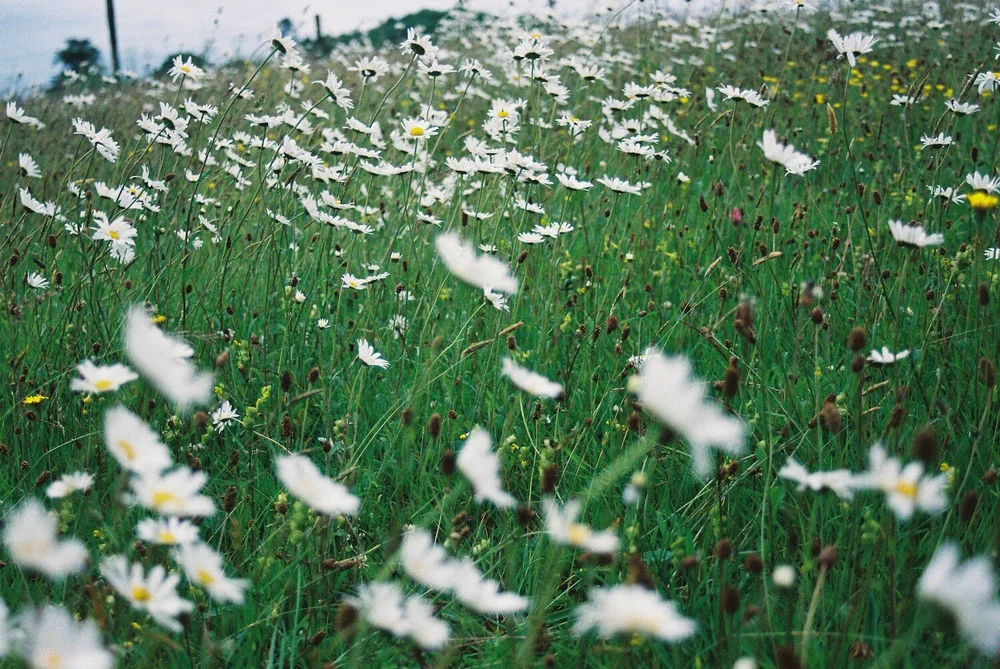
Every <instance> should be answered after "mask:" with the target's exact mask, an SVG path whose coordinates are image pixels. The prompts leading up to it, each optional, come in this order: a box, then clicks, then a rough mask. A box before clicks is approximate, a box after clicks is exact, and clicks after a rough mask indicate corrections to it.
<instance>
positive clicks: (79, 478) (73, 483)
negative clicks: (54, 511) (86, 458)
mask: <svg viewBox="0 0 1000 669" xmlns="http://www.w3.org/2000/svg"><path fill="white" fill-rule="evenodd" d="M93 483H94V477H93V476H91V475H90V474H88V473H86V472H73V473H72V474H63V475H62V476H61V477H59V479H58V480H57V481H54V482H53V483H52V484H51V485H50V486H49V487H48V488H46V489H45V494H46V495H47V496H48V497H52V498H55V499H59V498H62V497H68V496H69V495H72V494H73V493H75V492H83V491H84V490H86V489H87V488H89V487H90V486H91V485H93Z"/></svg>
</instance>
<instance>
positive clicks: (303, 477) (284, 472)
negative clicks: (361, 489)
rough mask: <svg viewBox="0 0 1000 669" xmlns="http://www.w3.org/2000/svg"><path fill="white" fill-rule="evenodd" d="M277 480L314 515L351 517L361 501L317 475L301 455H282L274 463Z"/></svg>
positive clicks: (314, 468) (308, 460) (312, 466)
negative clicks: (275, 464) (313, 512)
mask: <svg viewBox="0 0 1000 669" xmlns="http://www.w3.org/2000/svg"><path fill="white" fill-rule="evenodd" d="M277 469H278V480H279V481H281V484H282V485H283V486H285V488H287V489H288V492H290V493H292V495H294V496H295V497H297V498H298V499H300V500H302V501H303V502H304V503H305V504H306V505H307V506H309V508H311V509H312V510H313V511H316V512H317V513H323V514H326V515H328V516H339V515H345V516H352V515H354V514H356V513H357V512H358V507H359V506H361V500H359V499H358V498H357V497H355V496H354V495H352V494H351V492H350V491H349V490H348V489H347V487H346V486H344V485H341V484H340V483H337V482H336V481H334V480H333V479H330V478H328V477H326V476H324V475H323V473H322V472H320V470H319V468H318V467H316V465H314V464H313V462H312V460H310V459H309V458H307V457H306V456H304V455H295V454H292V455H282V456H280V457H279V458H278V460H277Z"/></svg>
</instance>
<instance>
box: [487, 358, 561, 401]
mask: <svg viewBox="0 0 1000 669" xmlns="http://www.w3.org/2000/svg"><path fill="white" fill-rule="evenodd" d="M501 372H502V373H503V375H504V376H506V377H507V378H508V379H510V380H511V383H513V384H514V385H515V386H517V387H518V388H520V389H521V390H523V391H524V392H526V393H528V394H529V395H534V396H536V397H547V398H549V399H556V398H558V397H559V396H561V395H562V392H563V387H562V386H561V385H559V384H558V383H556V382H555V381H549V380H548V379H547V378H545V377H544V376H542V375H541V374H536V373H535V372H532V371H531V370H528V369H525V368H524V367H521V366H520V365H518V364H517V363H515V362H514V361H513V360H511V359H510V358H508V357H505V358H504V359H503V369H502V370H501Z"/></svg>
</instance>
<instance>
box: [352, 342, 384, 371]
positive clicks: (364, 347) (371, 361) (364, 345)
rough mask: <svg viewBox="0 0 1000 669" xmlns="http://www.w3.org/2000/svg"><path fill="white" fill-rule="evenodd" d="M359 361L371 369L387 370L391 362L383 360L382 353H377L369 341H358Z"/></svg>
mask: <svg viewBox="0 0 1000 669" xmlns="http://www.w3.org/2000/svg"><path fill="white" fill-rule="evenodd" d="M358 360H360V361H361V362H363V363H365V364H366V365H368V366H369V367H380V368H382V369H385V368H386V367H388V366H389V361H388V360H386V359H385V358H383V357H382V354H381V353H376V352H375V347H373V346H372V345H371V344H369V343H368V340H367V339H359V340H358Z"/></svg>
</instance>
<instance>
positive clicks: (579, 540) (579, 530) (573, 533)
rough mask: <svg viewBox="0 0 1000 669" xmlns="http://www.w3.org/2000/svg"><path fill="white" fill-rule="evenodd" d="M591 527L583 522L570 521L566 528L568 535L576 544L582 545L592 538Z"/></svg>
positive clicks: (572, 542) (570, 540)
mask: <svg viewBox="0 0 1000 669" xmlns="http://www.w3.org/2000/svg"><path fill="white" fill-rule="evenodd" d="M590 535H591V531H590V528H589V527H587V526H586V525H584V524H582V523H570V526H569V527H568V528H567V529H566V536H567V538H568V539H569V542H570V543H571V544H573V545H574V546H582V545H583V544H585V543H586V542H587V539H589V538H590Z"/></svg>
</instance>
